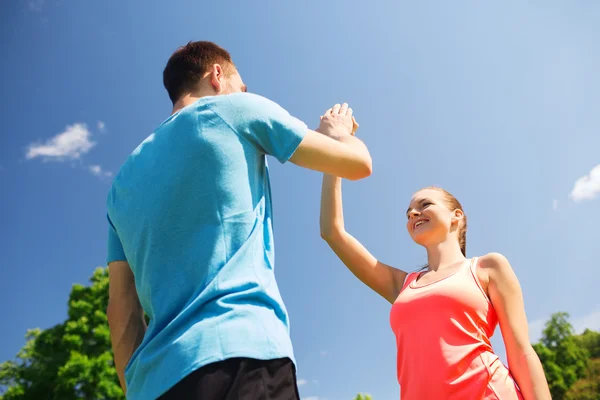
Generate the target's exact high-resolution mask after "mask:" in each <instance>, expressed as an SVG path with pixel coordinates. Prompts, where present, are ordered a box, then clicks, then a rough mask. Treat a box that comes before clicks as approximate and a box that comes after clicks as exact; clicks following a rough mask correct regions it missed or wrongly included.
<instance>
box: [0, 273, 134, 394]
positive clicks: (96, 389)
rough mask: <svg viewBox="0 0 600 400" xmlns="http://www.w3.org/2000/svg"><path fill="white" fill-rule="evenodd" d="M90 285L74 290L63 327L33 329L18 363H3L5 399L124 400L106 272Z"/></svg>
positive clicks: (1, 385)
mask: <svg viewBox="0 0 600 400" xmlns="http://www.w3.org/2000/svg"><path fill="white" fill-rule="evenodd" d="M91 283H92V284H91V285H90V286H87V287H86V286H82V285H79V284H76V285H73V287H72V289H71V294H70V296H69V304H68V305H69V307H68V318H67V320H66V321H65V322H64V323H62V324H59V325H56V326H54V327H51V328H49V329H46V330H40V329H32V330H29V331H28V332H27V334H26V340H27V342H26V344H25V346H24V347H23V348H22V349H21V350H20V351H19V353H18V354H17V358H16V360H15V361H7V362H4V363H2V364H0V393H1V394H0V400H34V399H35V400H44V399H47V400H75V399H84V400H87V399H89V400H92V399H93V400H105V399H106V400H108V399H111V400H112V399H115V400H120V399H124V396H123V392H122V390H121V388H120V386H119V381H118V378H117V374H116V370H115V368H114V364H113V357H112V352H111V344H110V332H109V330H108V322H107V319H106V306H107V304H108V271H107V269H105V268H98V269H96V270H95V271H94V274H93V276H92V278H91Z"/></svg>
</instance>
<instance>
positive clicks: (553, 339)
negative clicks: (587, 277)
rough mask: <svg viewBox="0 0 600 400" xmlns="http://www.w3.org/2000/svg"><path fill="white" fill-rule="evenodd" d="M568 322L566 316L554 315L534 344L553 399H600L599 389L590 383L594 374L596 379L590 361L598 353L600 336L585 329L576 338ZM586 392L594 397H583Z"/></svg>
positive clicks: (564, 314) (567, 315) (561, 314)
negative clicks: (539, 338) (538, 340)
mask: <svg viewBox="0 0 600 400" xmlns="http://www.w3.org/2000/svg"><path fill="white" fill-rule="evenodd" d="M568 319H569V314H567V313H564V312H559V313H555V314H553V315H552V316H551V318H550V320H549V321H548V322H547V323H546V327H545V329H544V331H543V333H542V338H541V340H540V342H539V343H536V344H534V345H533V348H534V349H535V351H536V352H537V354H538V356H539V357H540V360H541V362H542V365H543V366H544V372H545V374H546V378H547V379H548V384H549V386H550V391H551V393H552V398H553V399H555V400H561V399H599V400H600V396H598V395H599V394H600V392H598V390H597V389H598V386H597V385H596V386H594V385H593V384H592V383H590V382H588V380H589V379H590V378H593V376H594V374H596V376H597V370H595V369H594V368H592V366H594V365H596V364H594V363H591V362H590V360H591V355H592V354H598V345H599V344H600V343H599V342H598V341H599V340H600V333H598V332H593V331H590V330H586V332H584V333H583V334H582V335H575V332H574V330H573V327H572V325H571V324H570V323H569V320H568ZM594 391H595V393H596V394H593V392H594ZM584 393H592V397H581V396H584ZM573 396H575V397H573ZM586 396H587V394H586ZM593 396H597V397H593Z"/></svg>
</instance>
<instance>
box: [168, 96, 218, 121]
mask: <svg viewBox="0 0 600 400" xmlns="http://www.w3.org/2000/svg"><path fill="white" fill-rule="evenodd" d="M216 94H217V93H215V92H214V91H212V92H209V91H206V90H202V91H198V92H197V93H193V94H192V93H187V94H184V95H183V96H181V97H180V98H179V100H177V102H176V103H175V104H174V105H173V111H171V115H173V114H175V113H176V112H177V111H179V110H181V109H182V108H184V107H187V106H189V105H190V104H194V103H195V102H197V101H198V100H199V99H201V98H203V97H207V96H215V95H216Z"/></svg>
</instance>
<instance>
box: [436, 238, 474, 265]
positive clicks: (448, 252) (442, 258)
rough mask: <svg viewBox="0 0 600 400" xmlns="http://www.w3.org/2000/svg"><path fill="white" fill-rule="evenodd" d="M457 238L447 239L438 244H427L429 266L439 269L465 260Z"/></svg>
mask: <svg viewBox="0 0 600 400" xmlns="http://www.w3.org/2000/svg"><path fill="white" fill-rule="evenodd" d="M465 258H466V257H465V256H464V255H463V253H462V251H461V250H460V246H459V245H458V242H457V241H456V240H446V241H444V242H442V243H438V244H436V245H432V246H427V266H428V268H429V270H432V271H437V270H440V269H444V268H446V267H449V266H451V265H454V264H456V263H458V262H462V261H464V260H465Z"/></svg>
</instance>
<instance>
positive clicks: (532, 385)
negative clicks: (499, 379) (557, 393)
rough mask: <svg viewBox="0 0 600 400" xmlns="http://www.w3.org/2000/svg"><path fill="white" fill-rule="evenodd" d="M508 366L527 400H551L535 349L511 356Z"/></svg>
mask: <svg viewBox="0 0 600 400" xmlns="http://www.w3.org/2000/svg"><path fill="white" fill-rule="evenodd" d="M508 365H509V368H510V371H511V374H512V375H513V377H514V379H515V380H516V381H517V384H518V385H519V388H520V389H521V393H522V394H523V397H524V399H525V400H551V399H552V396H551V395H550V389H549V388H548V382H547V381H546V375H545V374H544V368H543V367H542V363H541V362H540V359H539V357H538V355H537V354H536V352H535V350H533V348H530V349H525V350H524V351H520V352H519V354H515V355H513V356H509V358H508Z"/></svg>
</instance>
